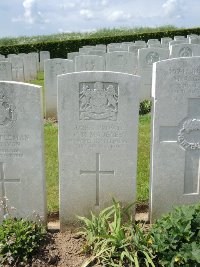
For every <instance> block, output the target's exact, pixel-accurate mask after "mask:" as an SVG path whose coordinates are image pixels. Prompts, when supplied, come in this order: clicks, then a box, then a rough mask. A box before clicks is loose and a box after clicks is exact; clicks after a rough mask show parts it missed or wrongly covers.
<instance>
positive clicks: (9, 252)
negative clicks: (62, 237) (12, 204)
mask: <svg viewBox="0 0 200 267" xmlns="http://www.w3.org/2000/svg"><path fill="white" fill-rule="evenodd" d="M45 233H46V231H45V228H44V226H42V224H38V223H35V222H32V221H28V220H25V219H16V218H15V219H13V218H9V219H5V220H4V221H3V223H2V225H0V264H16V263H20V262H27V260H28V259H29V258H30V256H31V255H32V254H33V253H34V252H35V251H36V249H37V248H38V247H39V244H40V241H41V240H42V239H43V238H44V235H45Z"/></svg>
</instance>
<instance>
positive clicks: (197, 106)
mask: <svg viewBox="0 0 200 267" xmlns="http://www.w3.org/2000/svg"><path fill="white" fill-rule="evenodd" d="M153 75H154V77H153V98H154V100H153V102H154V107H153V130H152V145H153V147H152V152H151V154H152V155H151V159H152V160H151V221H152V222H153V221H154V220H155V219H157V218H159V217H160V216H161V215H162V214H164V213H166V212H169V211H171V209H172V207H173V206H177V205H184V204H191V203H196V202H199V201H200V194H199V189H200V188H199V185H200V183H199V181H200V173H199V162H200V161H199V158H200V79H199V77H200V57H193V58H178V59H171V60H166V61H162V62H158V63H156V64H154V70H153Z"/></svg>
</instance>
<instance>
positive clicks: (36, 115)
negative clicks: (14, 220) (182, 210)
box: [0, 57, 200, 230]
mask: <svg viewBox="0 0 200 267" xmlns="http://www.w3.org/2000/svg"><path fill="white" fill-rule="evenodd" d="M199 77H200V57H191V58H179V59H171V60H164V61H161V62H157V63H154V66H153V82H152V95H153V112H152V113H153V115H152V117H153V123H152V126H153V127H152V144H151V146H152V149H151V195H150V206H151V210H150V218H151V222H153V221H154V220H155V219H157V218H159V217H160V216H161V215H162V214H163V213H165V212H168V211H170V210H171V209H172V207H173V206H174V205H181V204H191V203H196V202H198V201H199V200H200V191H199V190H200V172H199V168H200V167H199V157H200V154H199V149H200V141H199V139H200V134H199V131H200V90H199V88H200V83H199ZM140 80H141V78H140V77H137V76H133V75H129V74H123V73H114V72H105V71H103V72H102V71H100V72H76V73H69V74H65V75H59V76H58V127H59V142H58V143H59V177H60V178H59V179H60V211H59V214H60V223H61V230H64V229H65V227H66V226H67V224H69V223H71V222H74V221H76V215H80V216H89V214H90V211H91V210H92V211H93V212H99V211H100V210H101V209H103V208H104V207H107V206H108V205H110V204H111V203H112V197H115V198H116V199H118V200H119V201H121V202H122V203H129V202H133V201H135V199H136V173H137V172H136V170H137V143H138V142H137V136H138V109H139V83H140ZM27 89H28V90H27ZM0 109H1V111H2V112H1V116H0V131H1V135H0V138H1V150H0V157H1V160H0V183H1V191H0V196H1V197H5V196H6V197H7V198H8V199H9V201H10V204H11V205H13V206H15V207H16V209H17V210H16V216H17V217H24V216H27V215H29V214H30V213H31V212H32V211H33V210H35V211H36V213H38V214H39V215H40V216H42V217H43V220H44V222H46V194H45V179H44V177H45V175H44V169H45V168H44V147H43V146H44V141H43V130H42V125H43V122H42V114H41V88H40V87H38V86H33V85H28V84H23V83H15V82H0ZM33 157H34V158H33ZM3 201H4V202H5V201H6V200H5V199H3ZM6 212H7V211H6V209H3V210H2V209H1V215H2V216H3V215H5V214H6Z"/></svg>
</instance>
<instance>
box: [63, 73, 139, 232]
mask: <svg viewBox="0 0 200 267" xmlns="http://www.w3.org/2000/svg"><path fill="white" fill-rule="evenodd" d="M138 89H139V77H137V76H133V75H129V74H121V73H112V72H80V73H72V74H67V75H62V76H58V123H59V170H60V171H59V172H60V211H59V212H60V225H61V226H60V227H61V231H63V230H64V229H65V227H66V224H67V223H70V222H71V221H76V220H77V218H76V215H81V216H89V215H90V211H91V210H92V211H93V212H97V213H98V212H99V211H101V210H102V209H103V208H105V207H107V206H108V205H111V203H112V197H115V198H116V199H117V200H119V201H121V202H122V203H130V202H133V201H134V200H135V198H136V165H137V132H138V106H139V99H138Z"/></svg>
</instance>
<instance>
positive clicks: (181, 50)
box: [170, 44, 200, 58]
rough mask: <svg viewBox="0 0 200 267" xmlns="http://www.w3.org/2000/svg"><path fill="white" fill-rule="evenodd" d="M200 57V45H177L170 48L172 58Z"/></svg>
mask: <svg viewBox="0 0 200 267" xmlns="http://www.w3.org/2000/svg"><path fill="white" fill-rule="evenodd" d="M194 56H200V45H197V44H177V45H172V46H170V58H176V57H194Z"/></svg>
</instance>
